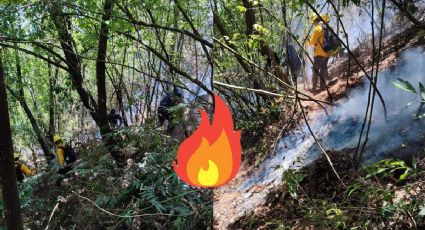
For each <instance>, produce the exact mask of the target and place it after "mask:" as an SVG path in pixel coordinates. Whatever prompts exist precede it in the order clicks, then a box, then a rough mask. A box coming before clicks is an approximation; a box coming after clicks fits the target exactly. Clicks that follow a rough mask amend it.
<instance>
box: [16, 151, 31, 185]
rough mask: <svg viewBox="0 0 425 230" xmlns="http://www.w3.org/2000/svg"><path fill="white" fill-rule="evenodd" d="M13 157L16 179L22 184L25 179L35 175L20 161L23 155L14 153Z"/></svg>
mask: <svg viewBox="0 0 425 230" xmlns="http://www.w3.org/2000/svg"><path fill="white" fill-rule="evenodd" d="M13 157H14V159H15V170H16V179H17V180H18V181H19V182H22V181H23V180H24V178H25V177H29V176H32V175H34V174H35V173H34V172H33V171H32V170H31V169H29V167H28V166H27V165H26V164H25V163H23V162H21V161H20V160H19V158H20V157H21V154H19V153H14V154H13Z"/></svg>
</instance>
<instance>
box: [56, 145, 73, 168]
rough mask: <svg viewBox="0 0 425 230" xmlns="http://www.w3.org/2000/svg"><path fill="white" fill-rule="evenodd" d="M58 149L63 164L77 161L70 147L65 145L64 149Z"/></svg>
mask: <svg viewBox="0 0 425 230" xmlns="http://www.w3.org/2000/svg"><path fill="white" fill-rule="evenodd" d="M59 148H60V149H62V150H63V152H64V158H65V162H66V163H67V164H70V163H72V162H75V161H77V154H76V153H75V150H74V149H73V148H72V147H71V146H69V145H65V146H64V147H59Z"/></svg>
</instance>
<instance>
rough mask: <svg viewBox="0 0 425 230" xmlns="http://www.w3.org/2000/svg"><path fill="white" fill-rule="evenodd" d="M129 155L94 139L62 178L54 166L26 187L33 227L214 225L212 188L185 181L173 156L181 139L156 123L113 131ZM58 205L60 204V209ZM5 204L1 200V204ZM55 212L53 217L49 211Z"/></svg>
mask: <svg viewBox="0 0 425 230" xmlns="http://www.w3.org/2000/svg"><path fill="white" fill-rule="evenodd" d="M113 136H114V138H116V140H119V145H118V146H117V147H118V148H120V150H121V151H122V152H123V154H125V155H126V156H127V157H131V158H129V159H128V160H127V164H126V165H125V166H117V164H116V163H115V162H114V161H113V159H112V158H111V157H110V156H109V154H107V151H106V148H105V147H104V146H102V145H100V144H99V143H92V144H91V146H89V147H87V148H86V149H85V150H81V151H80V153H79V158H80V159H81V160H80V161H79V163H78V165H77V166H76V167H75V168H74V169H73V170H72V171H71V172H69V173H68V174H67V175H66V177H64V178H61V179H62V183H61V186H60V187H57V186H56V181H57V180H58V179H59V176H58V175H57V174H56V169H55V168H54V167H48V168H47V169H46V172H45V173H42V174H39V175H38V176H36V177H33V178H30V179H28V180H27V181H26V182H25V183H23V184H22V185H21V187H20V191H21V192H20V195H21V201H22V207H23V217H24V222H25V227H26V228H29V229H45V228H46V226H47V225H48V224H49V229H63V228H66V229H152V228H155V229H157V228H160V229H199V228H203V229H205V228H207V227H208V226H212V194H211V192H209V191H206V190H200V189H196V188H193V187H190V186H188V185H186V184H184V183H183V182H182V181H180V179H179V178H178V177H177V175H176V174H175V172H174V170H173V168H172V165H171V161H172V160H173V159H174V158H175V156H176V151H177V148H178V143H177V142H176V141H174V140H172V139H170V138H168V137H167V136H165V135H164V134H162V133H161V132H159V131H157V130H156V129H155V128H154V127H153V126H149V125H147V126H144V127H137V128H123V129H120V130H117V131H116V132H115V133H114V134H113ZM55 206H57V209H54V208H55ZM0 207H1V206H0ZM50 216H51V217H52V218H51V220H50V222H49V217H50Z"/></svg>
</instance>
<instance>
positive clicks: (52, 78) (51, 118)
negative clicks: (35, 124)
mask: <svg viewBox="0 0 425 230" xmlns="http://www.w3.org/2000/svg"><path fill="white" fill-rule="evenodd" d="M48 68H49V133H50V134H52V135H54V134H55V133H56V129H55V88H56V82H57V81H56V79H57V77H58V74H59V69H58V68H56V70H55V74H54V75H53V74H52V65H51V64H50V63H48Z"/></svg>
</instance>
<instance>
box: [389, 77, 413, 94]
mask: <svg viewBox="0 0 425 230" xmlns="http://www.w3.org/2000/svg"><path fill="white" fill-rule="evenodd" d="M397 80H398V81H399V82H393V84H394V85H395V86H396V87H397V88H399V89H402V90H404V91H407V92H411V93H416V89H415V88H414V87H413V85H412V84H410V82H408V81H406V80H403V79H401V78H397Z"/></svg>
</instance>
